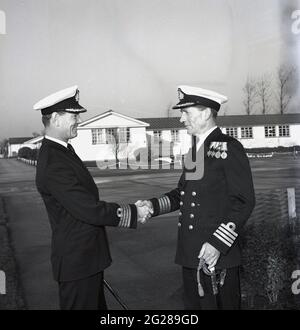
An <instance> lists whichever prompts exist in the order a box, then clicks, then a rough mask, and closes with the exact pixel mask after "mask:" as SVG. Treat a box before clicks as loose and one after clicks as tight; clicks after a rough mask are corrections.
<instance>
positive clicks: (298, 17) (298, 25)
mask: <svg viewBox="0 0 300 330" xmlns="http://www.w3.org/2000/svg"><path fill="white" fill-rule="evenodd" d="M291 19H292V20H293V23H292V27H291V30H292V33H294V34H299V33H300V9H297V10H294V11H293V12H292V15H291Z"/></svg>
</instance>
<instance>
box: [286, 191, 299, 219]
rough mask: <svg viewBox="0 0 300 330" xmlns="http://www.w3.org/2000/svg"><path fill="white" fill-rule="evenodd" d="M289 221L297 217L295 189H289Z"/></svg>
mask: <svg viewBox="0 0 300 330" xmlns="http://www.w3.org/2000/svg"><path fill="white" fill-rule="evenodd" d="M287 194H288V209H289V219H294V218H296V217H297V214H296V195H295V188H287Z"/></svg>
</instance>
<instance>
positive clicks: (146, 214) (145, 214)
mask: <svg viewBox="0 0 300 330" xmlns="http://www.w3.org/2000/svg"><path fill="white" fill-rule="evenodd" d="M135 205H136V208H137V214H138V219H137V220H138V222H139V223H142V224H144V223H146V222H147V220H148V219H150V218H151V215H152V214H153V206H152V203H151V202H150V201H148V200H144V201H141V200H138V201H137V202H136V203H135Z"/></svg>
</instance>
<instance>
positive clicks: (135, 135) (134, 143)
mask: <svg viewBox="0 0 300 330" xmlns="http://www.w3.org/2000/svg"><path fill="white" fill-rule="evenodd" d="M130 137H131V141H130V142H129V143H128V145H127V144H126V143H124V144H123V143H122V144H120V150H119V158H120V159H122V158H126V155H127V153H128V156H129V158H133V157H134V152H135V151H136V150H137V149H139V148H142V147H146V134H145V128H144V127H138V128H131V129H130ZM70 142H71V144H72V146H73V147H74V149H75V151H76V153H77V154H78V156H79V157H80V158H81V159H82V160H83V161H97V160H111V159H114V158H115V156H114V154H115V152H114V148H113V146H112V145H111V144H104V143H103V144H92V131H91V129H84V128H82V129H80V128H78V135H77V137H76V138H74V139H72V140H71V141H70Z"/></svg>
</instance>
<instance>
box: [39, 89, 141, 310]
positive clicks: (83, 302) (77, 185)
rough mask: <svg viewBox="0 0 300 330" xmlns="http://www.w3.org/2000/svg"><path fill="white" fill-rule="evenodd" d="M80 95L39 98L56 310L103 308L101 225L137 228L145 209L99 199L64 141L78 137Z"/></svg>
mask: <svg viewBox="0 0 300 330" xmlns="http://www.w3.org/2000/svg"><path fill="white" fill-rule="evenodd" d="M78 101H79V90H78V88H77V86H73V87H70V88H67V89H64V90H61V91H59V92H57V93H54V94H51V95H50V96H48V97H46V98H44V99H42V100H41V101H39V102H37V103H36V104H35V105H34V110H40V111H41V113H42V121H43V124H44V126H45V133H46V134H45V138H44V139H43V142H42V146H41V149H40V152H39V158H38V164H37V172H36V186H37V189H38V191H39V193H40V194H41V196H42V198H43V200H44V203H45V206H46V209H47V213H48V217H49V221H50V225H51V229H52V254H51V262H52V268H53V275H54V279H55V280H56V281H57V282H58V286H59V300H60V308H61V309H76V310H78V309H94V310H96V309H101V310H105V309H107V305H106V301H105V296H104V290H103V272H104V269H105V268H107V267H108V266H109V265H110V264H111V262H112V259H111V256H110V251H109V245H108V240H107V236H106V231H105V226H116V227H117V226H119V227H125V228H136V226H137V221H141V220H142V218H143V212H144V214H146V213H147V212H146V209H145V208H144V209H143V208H138V207H136V205H134V204H129V205H120V204H117V203H107V202H105V201H103V200H100V198H99V193H98V188H97V186H96V184H95V182H94V180H93V178H92V176H91V175H90V173H89V171H88V170H87V168H86V167H85V165H84V164H83V162H82V161H81V159H80V158H79V157H78V156H77V154H76V153H75V151H74V149H73V147H72V146H71V144H69V143H68V141H69V140H70V139H72V138H74V137H76V136H77V126H78V124H79V123H80V117H79V115H80V113H82V112H85V111H86V109H84V108H83V107H82V106H81V105H80V104H79V103H78Z"/></svg>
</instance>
